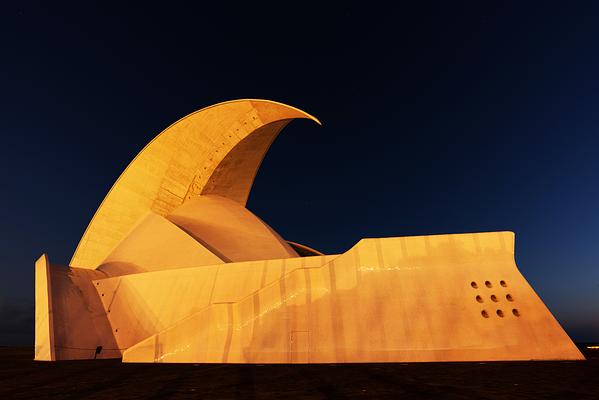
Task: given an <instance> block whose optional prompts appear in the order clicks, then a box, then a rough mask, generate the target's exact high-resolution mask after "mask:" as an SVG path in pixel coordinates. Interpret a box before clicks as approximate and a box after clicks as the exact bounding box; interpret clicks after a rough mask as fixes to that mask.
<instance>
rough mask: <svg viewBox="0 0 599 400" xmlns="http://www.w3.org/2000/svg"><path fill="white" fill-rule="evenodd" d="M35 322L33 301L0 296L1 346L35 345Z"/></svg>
mask: <svg viewBox="0 0 599 400" xmlns="http://www.w3.org/2000/svg"><path fill="white" fill-rule="evenodd" d="M34 324H35V308H34V305H33V302H31V301H30V300H25V299H15V298H6V297H0V346H33V343H34Z"/></svg>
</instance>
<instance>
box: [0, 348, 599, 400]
mask: <svg viewBox="0 0 599 400" xmlns="http://www.w3.org/2000/svg"><path fill="white" fill-rule="evenodd" d="M581 348H582V349H583V351H584V352H585V356H586V357H587V361H581V362H494V363H435V364H432V363H423V364H351V365H348V364H346V365H341V364H339V365H309V366H306V365H264V366H257V365H193V364H183V365H166V364H162V365H154V364H150V365H149V364H122V363H121V362H120V360H95V361H62V362H57V363H46V362H34V361H32V357H33V349H31V348H18V347H0V399H11V398H17V399H20V398H27V399H29V398H51V399H81V398H102V399H132V398H149V399H165V398H217V399H228V398H241V399H253V398H255V399H264V398H268V399H271V398H272V399H284V398H293V399H297V398H310V399H312V398H316V399H321V398H334V399H343V398H354V397H361V398H381V397H384V398H397V399H415V398H418V399H420V398H423V399H429V398H430V399H438V398H448V399H470V400H474V399H506V398H507V399H599V350H586V346H583V345H581Z"/></svg>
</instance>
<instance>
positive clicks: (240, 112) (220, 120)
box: [70, 100, 320, 269]
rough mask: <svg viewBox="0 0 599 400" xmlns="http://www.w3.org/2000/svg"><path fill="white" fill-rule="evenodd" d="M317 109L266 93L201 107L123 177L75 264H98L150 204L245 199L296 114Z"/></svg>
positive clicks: (153, 207) (166, 209)
mask: <svg viewBox="0 0 599 400" xmlns="http://www.w3.org/2000/svg"><path fill="white" fill-rule="evenodd" d="M296 118H307V119H311V120H313V121H315V122H317V123H320V122H319V121H318V120H317V119H316V118H315V117H313V116H311V115H310V114H307V113H305V112H303V111H301V110H299V109H297V108H294V107H291V106H287V105H285V104H281V103H277V102H273V101H267V100H235V101H229V102H225V103H220V104H216V105H214V106H210V107H207V108H204V109H202V110H199V111H196V112H194V113H192V114H190V115H188V116H186V117H184V118H182V119H180V120H179V121H177V122H175V123H174V124H173V125H171V126H169V127H168V128H166V129H165V130H164V131H163V132H162V133H160V134H159V135H158V136H157V137H156V138H154V140H152V141H151V142H150V143H149V144H148V145H147V146H146V147H144V149H143V150H142V151H141V152H140V153H139V154H138V155H137V157H135V159H134V160H133V161H132V162H131V164H129V166H128V167H127V168H126V169H125V171H124V172H123V173H122V175H121V176H120V177H119V178H118V180H117V181H116V183H115V184H114V186H113V187H112V189H110V191H109V192H108V194H107V195H106V198H105V199H104V201H103V202H102V204H101V205H100V207H99V208H98V210H97V211H96V214H95V215H94V217H93V218H92V220H91V222H90V223H89V226H88V227H87V229H86V231H85V233H84V234H83V237H82V238H81V241H80V242H79V245H78V246H77V249H76V250H75V253H74V254H73V258H72V259H71V262H70V265H71V266H75V267H79V268H91V269H95V268H97V267H98V266H99V265H100V264H101V263H102V261H103V260H104V259H105V258H106V257H107V256H108V255H109V254H110V252H111V251H112V250H113V249H114V248H115V247H116V246H117V245H118V243H119V242H120V241H121V240H123V239H124V238H125V236H126V235H127V234H128V233H129V232H130V231H131V229H132V228H133V227H134V226H135V225H136V224H137V223H138V222H139V219H140V218H142V217H143V216H144V215H145V214H146V213H147V212H149V211H151V212H153V213H156V214H158V215H161V216H166V215H168V214H169V213H170V212H171V211H173V210H174V209H175V208H176V207H178V206H180V205H181V204H183V203H185V202H186V201H187V200H189V199H191V198H193V197H194V196H196V195H200V194H214V195H219V196H222V197H225V198H228V199H231V200H233V201H236V202H238V203H239V204H241V205H242V206H245V204H246V202H247V199H248V196H249V193H250V190H251V188H252V183H253V181H254V177H255V175H256V172H257V171H258V168H259V167H260V163H261V162H262V159H263V158H264V155H265V154H266V152H267V150H268V148H269V147H270V145H271V143H272V141H273V140H274V139H275V138H276V136H277V135H278V133H279V132H280V131H281V129H283V128H284V127H285V126H286V125H287V124H288V123H289V122H290V121H291V120H293V119H296Z"/></svg>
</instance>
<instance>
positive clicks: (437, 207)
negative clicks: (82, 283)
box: [0, 2, 599, 344]
mask: <svg viewBox="0 0 599 400" xmlns="http://www.w3.org/2000/svg"><path fill="white" fill-rule="evenodd" d="M445 3H451V5H443V6H439V5H436V6H427V7H422V8H418V9H415V8H412V7H403V6H397V7H396V8H394V9H382V8H378V7H377V8H374V7H370V8H369V7H368V4H367V3H366V4H364V5H362V6H360V7H358V6H344V7H342V8H339V9H311V10H308V11H307V10H305V9H304V10H300V9H287V10H284V9H282V8H281V9H280V10H276V9H272V8H271V9H270V10H257V9H251V8H238V7H236V6H234V5H233V4H227V5H225V6H223V8H221V9H207V8H205V6H198V4H201V2H197V3H195V4H196V7H195V8H194V7H193V6H191V5H189V4H185V3H173V2H169V3H168V4H169V7H168V8H161V7H154V6H150V5H148V4H145V5H144V6H143V7H142V6H140V7H132V6H131V7H124V6H123V5H117V6H108V5H91V3H87V4H86V5H85V6H81V5H77V6H73V5H70V6H56V5H55V4H52V6H51V7H50V6H47V5H42V4H43V3H41V4H38V3H35V2H13V3H12V4H10V5H8V6H6V5H5V6H3V7H4V8H3V9H2V16H1V21H0V43H1V50H0V51H1V55H2V62H1V63H0V84H1V86H0V89H1V90H0V101H1V110H2V111H1V112H2V120H3V124H2V136H1V137H2V142H3V143H2V144H3V145H2V147H1V148H2V157H1V158H0V163H1V167H2V171H3V172H2V174H3V179H2V188H3V190H2V196H0V206H1V209H2V210H3V211H4V212H3V215H2V225H1V227H2V229H1V230H0V232H1V234H2V237H1V240H0V246H1V248H0V272H1V273H2V279H1V280H0V344H16V343H32V332H33V331H32V329H33V326H32V316H33V314H32V313H33V308H32V304H33V283H34V282H33V262H34V260H35V259H36V258H37V257H38V256H39V255H40V254H41V253H43V252H47V253H48V254H49V255H50V259H51V260H52V261H53V262H56V263H65V264H66V263H68V261H69V260H70V256H71V254H72V252H73V251H74V249H75V246H76V245H77V243H78V241H79V238H80V237H81V235H82V233H83V231H84V229H85V227H86V226H87V224H88V222H89V220H90V218H91V216H92V215H93V213H94V211H95V210H96V208H97V207H98V205H99V204H100V202H101V201H102V199H103V197H104V195H105V194H106V192H107V191H108V189H109V188H110V186H111V185H112V183H113V182H114V181H115V179H116V178H117V177H118V175H119V174H120V173H121V171H122V170H123V169H124V168H125V167H126V165H127V164H128V163H129V161H130V160H131V159H132V158H133V157H134V156H135V155H136V154H137V152H138V151H139V150H140V149H141V148H142V147H143V146H144V145H145V144H146V143H147V142H148V141H149V140H151V139H152V138H153V137H154V136H155V135H156V134H158V133H159V132H160V131H161V130H162V129H163V128H165V127H166V126H168V125H169V124H171V123H172V122H174V121H175V120H177V119H178V118H180V117H182V116H184V115H186V114H188V113H190V112H192V111H195V110H197V109H199V108H202V107H205V106H208V105H211V104H214V103H217V102H221V101H225V100H231V99H237V98H248V97H249V98H265V99H271V100H277V101H281V102H284V103H287V104H290V105H293V106H296V107H299V108H301V109H303V110H305V111H307V112H309V113H312V114H314V115H316V116H317V117H318V118H320V119H321V121H322V122H323V126H322V127H319V126H316V125H314V124H311V123H309V122H307V121H297V122H294V123H293V124H291V125H290V126H289V127H288V128H286V129H285V131H284V132H283V134H282V135H281V136H280V137H279V138H278V139H277V141H276V142H275V144H274V145H273V147H272V148H271V151H270V152H269V153H268V155H267V157H266V159H265V161H264V163H263V165H262V168H261V170H260V172H259V175H258V177H257V179H256V182H255V185H254V190H253V192H252V195H251V197H250V202H249V204H248V207H249V208H250V209H251V210H252V211H254V212H255V213H256V214H257V215H259V216H260V217H262V218H263V219H264V220H266V221H267V222H268V223H269V224H271V225H272V226H273V227H274V228H275V229H276V230H278V232H280V233H281V234H282V235H283V236H284V237H285V238H287V239H289V240H293V241H297V242H301V243H305V244H308V245H311V246H313V247H315V248H317V249H320V250H322V251H325V252H329V253H334V252H342V251H345V250H346V249H348V248H349V247H350V246H351V245H352V244H354V243H355V242H356V241H357V240H359V239H360V238H362V237H383V236H405V235H421V234H435V233H459V232H478V231H494V230H512V231H514V232H515V233H516V252H517V255H516V261H517V263H518V266H519V268H520V269H521V271H522V272H523V273H524V275H525V277H526V278H527V279H528V280H529V282H530V283H531V284H532V285H533V287H534V288H535V289H536V291H537V292H538V293H539V295H540V296H541V298H542V299H543V300H544V301H545V303H546V304H547V305H548V307H549V308H550V309H551V311H552V312H553V313H554V315H555V316H556V317H557V318H558V320H559V321H560V322H561V323H562V324H563V325H564V327H565V328H566V330H567V331H568V333H569V334H570V335H571V336H572V337H573V338H574V339H575V340H578V341H598V340H599V268H598V263H599V210H598V204H599V23H598V21H599V5H598V6H596V5H594V4H593V2H589V3H582V2H578V3H577V5H576V6H572V5H569V6H567V7H566V8H564V4H565V3H567V2H559V5H555V6H553V5H550V4H548V3H542V6H541V7H539V5H540V4H541V3H538V4H537V6H536V7H533V6H530V7H529V6H525V5H523V2H513V3H510V2H501V5H497V6H495V7H494V8H485V7H488V6H484V7H483V6H481V5H480V4H477V3H474V4H475V5H473V4H465V3H463V4H458V3H457V2H441V4H445ZM479 3H481V2H479ZM280 7H283V4H282V3H281V4H280ZM305 7H306V8H307V7H308V6H307V5H306V6H305Z"/></svg>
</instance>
